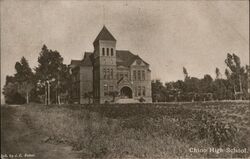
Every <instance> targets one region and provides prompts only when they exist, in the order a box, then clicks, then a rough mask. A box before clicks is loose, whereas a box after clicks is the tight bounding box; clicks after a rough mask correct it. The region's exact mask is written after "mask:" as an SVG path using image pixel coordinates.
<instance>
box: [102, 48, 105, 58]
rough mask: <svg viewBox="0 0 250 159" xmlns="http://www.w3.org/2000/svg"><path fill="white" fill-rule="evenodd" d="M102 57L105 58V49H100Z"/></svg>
mask: <svg viewBox="0 0 250 159" xmlns="http://www.w3.org/2000/svg"><path fill="white" fill-rule="evenodd" d="M102 56H105V48H102Z"/></svg>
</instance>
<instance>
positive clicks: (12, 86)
mask: <svg viewBox="0 0 250 159" xmlns="http://www.w3.org/2000/svg"><path fill="white" fill-rule="evenodd" d="M17 87H18V86H17V82H16V80H15V77H13V76H6V83H5V85H4V87H3V95H4V97H5V103H7V104H24V103H25V98H23V97H22V96H21V94H20V93H19V92H18V90H17Z"/></svg>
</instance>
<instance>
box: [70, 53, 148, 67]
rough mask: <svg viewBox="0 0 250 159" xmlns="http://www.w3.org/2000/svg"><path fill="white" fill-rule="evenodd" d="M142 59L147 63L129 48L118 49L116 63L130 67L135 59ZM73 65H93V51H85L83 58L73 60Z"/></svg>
mask: <svg viewBox="0 0 250 159" xmlns="http://www.w3.org/2000/svg"><path fill="white" fill-rule="evenodd" d="M136 60H141V61H143V62H144V63H145V64H146V65H148V63H147V62H145V61H144V60H142V59H141V58H140V57H139V56H138V55H134V54H133V53H131V52H130V51H128V50H116V64H117V66H124V67H129V66H131V65H132V64H133V63H134V61H136ZM70 65H71V67H72V68H73V67H76V66H93V53H92V52H85V54H84V58H83V59H82V60H71V64H70Z"/></svg>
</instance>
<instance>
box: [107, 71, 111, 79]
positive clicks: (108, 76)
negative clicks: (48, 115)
mask: <svg viewBox="0 0 250 159" xmlns="http://www.w3.org/2000/svg"><path fill="white" fill-rule="evenodd" d="M109 78H110V74H109V68H107V79H109Z"/></svg>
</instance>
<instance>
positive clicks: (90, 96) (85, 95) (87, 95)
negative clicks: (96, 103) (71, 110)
mask: <svg viewBox="0 0 250 159" xmlns="http://www.w3.org/2000/svg"><path fill="white" fill-rule="evenodd" d="M84 97H85V98H88V99H89V104H90V101H91V99H92V98H93V92H87V93H85V94H84Z"/></svg>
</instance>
